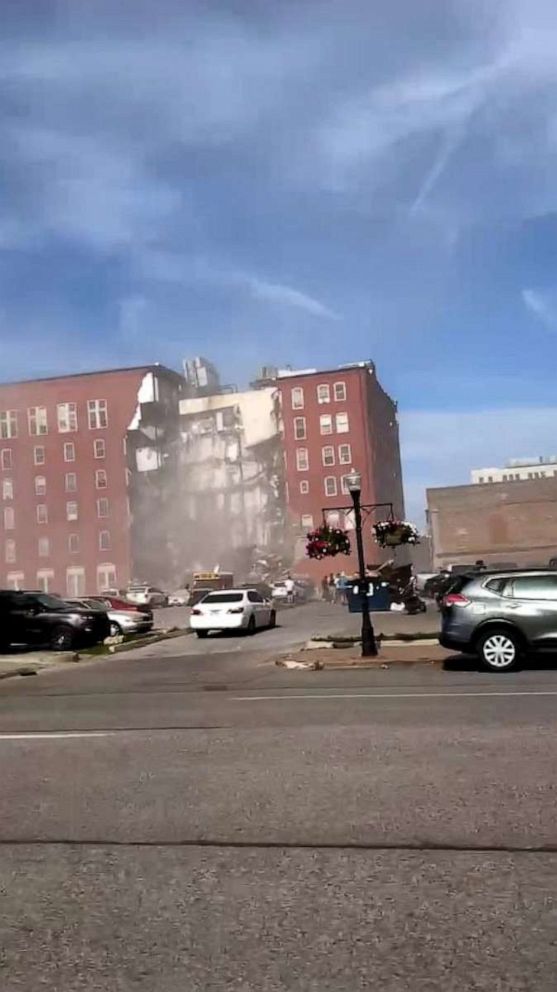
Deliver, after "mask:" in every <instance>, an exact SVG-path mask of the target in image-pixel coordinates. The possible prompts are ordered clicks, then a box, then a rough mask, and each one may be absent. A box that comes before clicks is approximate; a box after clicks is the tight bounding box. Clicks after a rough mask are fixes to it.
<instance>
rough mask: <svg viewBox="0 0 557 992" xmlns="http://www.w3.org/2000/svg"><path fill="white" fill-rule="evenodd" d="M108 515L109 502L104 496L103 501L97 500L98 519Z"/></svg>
mask: <svg viewBox="0 0 557 992" xmlns="http://www.w3.org/2000/svg"><path fill="white" fill-rule="evenodd" d="M108 515H109V507H108V500H107V499H106V498H105V497H104V496H103V497H102V498H101V499H98V500H97V517H108Z"/></svg>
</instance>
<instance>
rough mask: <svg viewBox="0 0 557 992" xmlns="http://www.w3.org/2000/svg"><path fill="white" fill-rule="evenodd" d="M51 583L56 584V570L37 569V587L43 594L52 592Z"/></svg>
mask: <svg viewBox="0 0 557 992" xmlns="http://www.w3.org/2000/svg"><path fill="white" fill-rule="evenodd" d="M50 582H54V569H53V568H38V569H37V586H38V587H39V589H40V590H41V592H50V591H51V590H50Z"/></svg>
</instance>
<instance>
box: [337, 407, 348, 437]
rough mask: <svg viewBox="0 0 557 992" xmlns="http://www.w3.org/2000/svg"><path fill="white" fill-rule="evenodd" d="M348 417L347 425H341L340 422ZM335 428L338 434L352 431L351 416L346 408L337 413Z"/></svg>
mask: <svg viewBox="0 0 557 992" xmlns="http://www.w3.org/2000/svg"><path fill="white" fill-rule="evenodd" d="M343 418H346V426H343V427H339V422H341V421H343ZM335 429H336V432H337V434H349V433H350V418H349V417H348V414H347V412H346V410H342V411H341V412H340V413H335Z"/></svg>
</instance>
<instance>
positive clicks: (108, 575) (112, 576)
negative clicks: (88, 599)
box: [97, 562, 118, 593]
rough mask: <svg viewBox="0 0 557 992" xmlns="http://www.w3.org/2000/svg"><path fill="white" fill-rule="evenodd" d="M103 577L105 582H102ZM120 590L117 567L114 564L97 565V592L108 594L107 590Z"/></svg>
mask: <svg viewBox="0 0 557 992" xmlns="http://www.w3.org/2000/svg"><path fill="white" fill-rule="evenodd" d="M101 576H102V577H103V579H104V581H102V582H101ZM117 588H118V572H117V570H116V565H113V564H112V562H104V563H101V564H100V565H97V592H99V593H102V592H106V590H107V589H117Z"/></svg>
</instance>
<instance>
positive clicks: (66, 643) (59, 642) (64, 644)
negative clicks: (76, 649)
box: [50, 627, 74, 651]
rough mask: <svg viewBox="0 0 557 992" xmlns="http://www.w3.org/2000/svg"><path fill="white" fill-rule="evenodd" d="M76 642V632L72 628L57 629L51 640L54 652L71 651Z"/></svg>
mask: <svg viewBox="0 0 557 992" xmlns="http://www.w3.org/2000/svg"><path fill="white" fill-rule="evenodd" d="M73 642H74V632H73V630H72V629H71V627H56V629H55V630H54V631H53V633H52V636H51V638H50V647H51V648H52V650H53V651H71V649H72V648H73Z"/></svg>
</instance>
